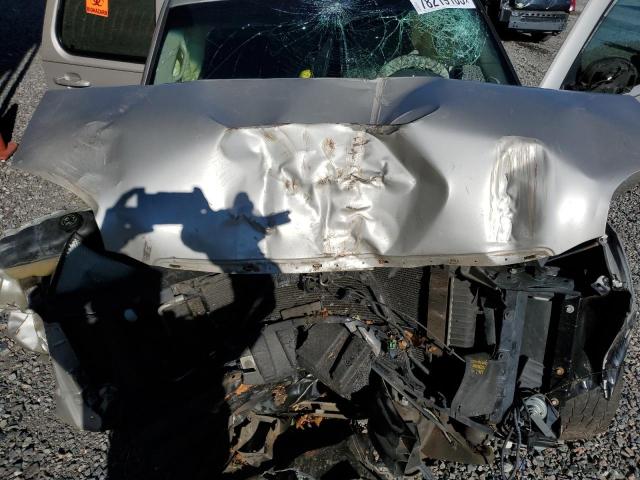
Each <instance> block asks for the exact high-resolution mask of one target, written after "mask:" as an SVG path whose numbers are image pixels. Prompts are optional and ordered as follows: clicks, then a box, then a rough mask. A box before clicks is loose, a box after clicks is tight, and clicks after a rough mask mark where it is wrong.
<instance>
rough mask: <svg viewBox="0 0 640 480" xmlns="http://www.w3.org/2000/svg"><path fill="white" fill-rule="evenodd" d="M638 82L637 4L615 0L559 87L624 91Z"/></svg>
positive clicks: (639, 8)
mask: <svg viewBox="0 0 640 480" xmlns="http://www.w3.org/2000/svg"><path fill="white" fill-rule="evenodd" d="M639 84H640V3H639V2H638V1H637V0H617V1H616V2H615V3H614V4H613V6H612V7H611V8H610V9H609V11H608V12H607V13H606V14H605V16H604V17H603V19H602V20H601V22H600V24H599V25H598V26H597V27H596V29H595V31H594V33H593V34H592V35H591V38H590V39H589V41H588V42H587V43H586V44H585V46H584V48H583V49H582V51H581V52H580V54H579V55H578V57H577V58H576V60H575V62H574V63H573V65H572V66H571V69H570V70H569V73H568V74H567V77H566V78H565V80H564V82H563V84H562V88H563V89H565V90H581V91H590V92H602V93H628V92H630V91H631V90H632V89H633V88H634V87H635V86H637V85H639Z"/></svg>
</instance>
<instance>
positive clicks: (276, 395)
mask: <svg viewBox="0 0 640 480" xmlns="http://www.w3.org/2000/svg"><path fill="white" fill-rule="evenodd" d="M271 395H273V401H274V403H275V404H276V405H277V406H279V407H281V406H282V405H284V403H285V402H286V401H287V389H286V388H285V387H284V385H278V386H277V387H276V388H274V389H273V390H272V392H271Z"/></svg>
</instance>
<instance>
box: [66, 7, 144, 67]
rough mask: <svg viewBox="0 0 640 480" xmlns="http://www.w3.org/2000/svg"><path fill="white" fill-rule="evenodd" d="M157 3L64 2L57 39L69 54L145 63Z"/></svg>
mask: <svg viewBox="0 0 640 480" xmlns="http://www.w3.org/2000/svg"><path fill="white" fill-rule="evenodd" d="M155 7H156V5H155V0H61V1H60V9H61V10H60V13H59V16H58V26H57V31H58V37H59V39H60V43H61V44H62V46H63V48H64V49H65V50H67V51H68V52H69V53H72V54H74V55H80V56H85V57H98V58H105V59H109V60H120V61H128V62H136V63H144V62H145V60H146V57H147V53H148V51H149V47H150V45H151V37H152V35H153V30H154V28H155V21H156V17H155Z"/></svg>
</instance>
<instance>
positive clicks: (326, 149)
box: [322, 137, 336, 159]
mask: <svg viewBox="0 0 640 480" xmlns="http://www.w3.org/2000/svg"><path fill="white" fill-rule="evenodd" d="M335 151H336V142H335V141H334V140H333V138H329V137H327V138H325V139H324V140H323V142H322V152H323V153H324V155H325V157H327V158H328V159H330V158H332V157H333V155H334V153H335Z"/></svg>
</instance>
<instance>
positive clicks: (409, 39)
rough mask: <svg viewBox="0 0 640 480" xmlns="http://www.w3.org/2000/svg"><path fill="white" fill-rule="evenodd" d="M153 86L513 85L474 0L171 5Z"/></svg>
mask: <svg viewBox="0 0 640 480" xmlns="http://www.w3.org/2000/svg"><path fill="white" fill-rule="evenodd" d="M165 32H166V33H165V37H164V39H163V41H162V47H161V48H160V53H159V56H158V58H157V60H156V67H155V68H154V69H153V71H154V72H155V74H154V83H156V84H158V83H170V82H185V81H191V80H198V79H222V78H225V79H230V78H296V77H299V78H313V77H344V78H358V79H375V78H381V77H414V76H427V77H443V78H455V79H462V80H478V81H485V82H493V83H507V84H511V83H514V82H515V80H514V78H513V76H512V74H511V72H510V70H509V69H508V67H507V66H506V65H505V64H504V63H503V61H502V60H501V56H500V55H499V54H498V53H499V52H498V47H497V44H496V42H495V39H494V37H493V36H492V35H491V33H490V30H489V27H488V24H487V21H486V19H485V17H484V16H483V14H482V13H481V12H480V11H479V10H477V9H476V8H475V4H474V3H473V0H395V1H394V0H271V1H269V2H264V1H262V0H260V1H254V0H233V1H225V0H221V1H218V2H210V3H206V4H195V5H184V6H177V7H174V8H172V9H171V11H170V12H169V15H168V18H167V28H166V29H165Z"/></svg>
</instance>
